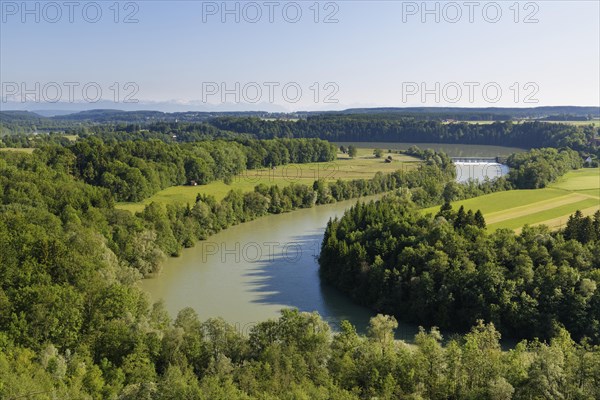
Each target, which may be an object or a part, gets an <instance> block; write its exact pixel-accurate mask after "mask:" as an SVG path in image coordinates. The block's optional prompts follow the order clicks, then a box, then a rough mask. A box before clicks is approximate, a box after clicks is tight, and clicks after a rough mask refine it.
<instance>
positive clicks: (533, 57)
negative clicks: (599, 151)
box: [0, 0, 600, 111]
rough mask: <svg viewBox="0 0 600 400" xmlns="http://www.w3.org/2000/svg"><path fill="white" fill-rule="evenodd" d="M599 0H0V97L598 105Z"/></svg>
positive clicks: (252, 103) (261, 105) (313, 104)
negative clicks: (97, 91)
mask: <svg viewBox="0 0 600 400" xmlns="http://www.w3.org/2000/svg"><path fill="white" fill-rule="evenodd" d="M50 3H51V2H50ZM599 3H600V2H599V1H535V2H518V3H516V5H515V2H514V1H498V2H486V1H479V2H465V1H457V2H433V1H430V2H427V3H423V2H421V1H418V2H401V1H335V2H318V3H315V2H314V1H298V2H296V3H294V2H286V1H283V2H279V1H272V2H269V1H257V2H247V1H245V2H227V3H226V4H225V3H223V2H221V1H219V2H203V1H134V2H119V3H117V5H116V6H115V1H98V2H95V3H94V2H87V1H83V2H78V1H74V2H72V3H69V4H73V5H72V6H67V5H65V4H66V3H65V2H64V1H57V2H55V3H53V4H52V5H48V4H49V2H28V3H27V4H26V7H25V8H26V9H25V8H24V7H23V5H22V2H21V1H16V2H15V1H5V0H1V1H0V10H1V13H2V14H1V28H0V57H1V61H0V75H1V76H0V78H1V81H2V95H3V96H4V97H8V98H4V99H3V103H2V104H0V106H2V108H3V109H6V108H11V107H9V106H10V105H11V104H12V103H9V102H7V101H12V102H20V101H22V98H23V97H22V93H21V89H22V87H23V86H24V87H26V88H28V90H30V91H31V92H32V93H30V94H29V95H28V96H29V97H28V98H29V99H30V101H31V98H33V99H34V100H35V96H36V95H37V96H38V100H41V102H42V103H44V102H47V103H49V101H48V100H55V99H56V98H58V101H60V102H65V101H69V100H70V98H69V96H68V92H69V87H68V86H65V82H75V83H77V85H78V86H73V89H72V90H73V93H74V96H75V100H77V101H84V102H86V101H88V100H90V99H95V97H94V93H93V91H94V90H95V89H94V87H95V88H98V87H99V88H100V89H101V91H102V98H103V100H106V101H112V102H115V101H116V102H117V103H123V102H124V101H126V100H127V98H126V96H127V95H129V96H130V98H131V99H133V100H135V99H137V100H139V101H140V103H139V106H138V108H144V109H148V108H153V107H154V108H164V107H165V104H168V103H174V104H178V105H180V107H182V108H183V109H190V110H204V109H219V110H226V109H236V110H238V109H249V110H250V109H269V110H278V109H281V110H288V111H291V110H318V109H342V108H349V107H373V106H396V107H404V106H467V107H468V106H477V107H487V106H505V107H531V106H543V105H588V106H597V105H599V104H600V8H599ZM424 8H427V10H424ZM98 10H100V12H101V14H102V15H101V16H97V15H98V14H97V12H98ZM117 10H118V14H117ZM228 10H233V11H232V12H230V13H227V11H228ZM298 10H300V11H301V15H298V14H297V13H298ZM316 10H318V14H317V12H316ZM427 11H430V13H427ZM257 12H260V14H261V15H259V14H258V13H257ZM59 13H60V15H59ZM498 13H500V14H498ZM36 18H37V19H39V22H36ZM115 19H116V20H117V21H118V22H117V23H115ZM223 19H224V20H225V21H224V22H223ZM236 19H239V21H236ZM271 19H272V20H273V21H270V20H271ZM423 19H424V21H423ZM436 19H437V21H436ZM70 20H72V22H71V21H70ZM95 20H97V22H93V21H95ZM126 20H127V21H129V22H131V23H125V21H126ZM325 20H327V21H328V22H329V23H326V22H325ZM136 21H137V22H136ZM253 21H255V22H253ZM294 21H297V22H294ZM494 21H495V22H494ZM52 82H55V83H57V84H58V85H59V86H61V90H62V93H60V94H56V93H58V92H57V91H55V89H56V88H55V87H54V86H53V85H55V84H53V83H52ZM115 82H117V83H118V84H117V85H116V86H113V85H114V83H115ZM128 82H131V83H133V85H129V86H126V83H128ZM36 83H39V89H38V88H36ZM49 83H50V85H49V86H48V84H49ZM90 83H92V84H93V86H94V87H92V89H89V84H90ZM15 84H16V86H15ZM45 85H46V86H45ZM84 85H88V89H87V90H90V91H89V92H88V93H87V100H85V99H84V97H83V94H82V92H83V89H82V87H83V86H84ZM44 86H45V87H46V89H45V90H44ZM16 87H19V92H18V93H15V88H16ZM117 87H118V88H119V91H118V93H117V91H116V88H117ZM284 87H285V90H284ZM317 88H318V89H317ZM298 89H300V91H301V94H299V92H298ZM224 90H227V92H225V91H224ZM259 90H260V91H259ZM498 90H500V91H501V93H500V92H498ZM90 93H91V94H90ZM236 103H237V104H236ZM97 104H104V103H97ZM128 107H129V108H131V107H130V106H128ZM12 108H14V107H12ZM47 108H52V104H48V107H47ZM88 108H98V107H94V104H90V107H88ZM103 108H104V106H103ZM110 108H122V107H119V104H115V105H113V106H111V107H110Z"/></svg>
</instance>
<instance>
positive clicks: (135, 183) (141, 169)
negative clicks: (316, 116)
mask: <svg viewBox="0 0 600 400" xmlns="http://www.w3.org/2000/svg"><path fill="white" fill-rule="evenodd" d="M336 154H337V149H336V147H335V146H333V145H331V144H329V143H327V142H325V141H322V140H319V139H275V140H262V141H259V140H250V139H248V140H244V141H226V140H212V141H201V142H194V143H183V144H179V143H165V142H163V141H159V140H135V141H129V140H126V141H119V142H117V141H110V140H106V141H104V140H101V139H100V138H98V137H95V136H92V137H90V138H87V139H85V140H79V141H77V142H75V143H73V144H69V145H66V146H44V147H42V148H40V150H39V152H38V157H40V158H41V159H42V160H45V161H46V163H47V164H48V165H49V166H51V167H52V168H59V169H65V170H66V171H69V172H70V173H72V174H73V175H74V176H75V177H76V178H81V179H82V180H83V181H84V182H86V183H89V184H91V185H94V186H100V187H104V188H107V189H109V190H110V192H111V193H112V194H113V195H114V196H115V199H116V200H117V201H129V202H136V201H140V200H143V199H146V198H148V197H150V196H152V195H153V194H154V193H156V192H158V191H159V190H162V189H164V188H167V187H170V186H176V185H184V184H189V183H190V182H193V183H196V184H198V185H204V184H207V183H210V182H213V181H215V180H224V181H226V182H230V181H231V180H232V178H233V177H234V176H235V175H237V174H240V173H241V172H243V171H245V170H247V169H256V168H261V167H275V166H279V165H283V164H288V163H310V162H328V161H332V160H334V159H335V157H336Z"/></svg>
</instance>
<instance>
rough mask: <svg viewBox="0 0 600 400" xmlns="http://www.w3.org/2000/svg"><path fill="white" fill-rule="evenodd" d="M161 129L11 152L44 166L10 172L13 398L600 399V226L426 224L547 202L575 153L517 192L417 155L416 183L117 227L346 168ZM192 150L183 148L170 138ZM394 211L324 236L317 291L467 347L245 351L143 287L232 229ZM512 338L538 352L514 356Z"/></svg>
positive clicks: (112, 131)
mask: <svg viewBox="0 0 600 400" xmlns="http://www.w3.org/2000/svg"><path fill="white" fill-rule="evenodd" d="M159 125H160V126H163V127H164V129H163V130H162V131H159V130H158V129H157V130H149V131H147V132H146V131H144V129H141V128H140V127H135V126H125V128H124V129H123V130H122V129H121V128H118V129H116V128H114V127H110V128H109V127H105V128H101V127H91V128H90V129H89V130H88V134H87V136H89V137H87V136H86V135H84V136H86V137H83V138H80V139H79V140H77V141H74V142H73V141H71V140H69V139H67V138H65V137H64V136H61V135H56V134H54V135H47V136H43V135H38V136H36V137H35V138H33V139H32V138H31V137H27V136H20V135H17V136H15V137H14V140H15V141H16V140H25V141H24V142H23V144H25V145H27V146H30V145H31V142H34V147H35V148H36V149H35V151H34V152H33V153H32V154H27V153H23V152H12V151H9V152H0V209H1V212H0V248H1V249H2V250H3V251H2V252H0V398H3V399H4V398H6V399H19V398H28V397H30V398H36V399H37V398H39V399H54V398H89V399H104V398H109V399H111V398H112V399H116V398H120V399H167V398H168V399H179V398H200V399H202V398H206V399H235V398H240V399H246V398H247V399H250V398H261V399H281V398H283V399H285V398H290V399H292V398H294V399H296V398H310V399H313V398H322V399H330V398H331V399H371V398H373V397H378V398H387V399H396V398H406V399H420V398H431V399H446V398H472V399H509V398H517V399H518V398H522V399H532V398H543V397H544V396H545V397H546V398H561V397H563V398H581V399H594V398H597V397H598V388H599V387H600V385H599V384H598V382H600V380H599V379H600V377H599V376H598V373H597V372H598V371H599V370H600V368H599V367H598V366H599V365H600V361H599V358H600V356H599V350H598V347H596V346H597V344H598V337H597V332H598V331H599V329H598V319H599V317H598V315H597V310H598V309H600V307H599V306H598V291H597V290H596V287H597V284H598V282H599V280H600V279H599V276H598V274H597V268H595V267H594V266H596V265H598V258H599V257H600V256H599V254H598V251H597V248H598V247H599V246H597V243H598V237H599V234H598V219H599V218H598V216H595V217H593V218H589V217H583V216H582V215H577V214H576V215H574V216H573V217H572V219H571V221H570V222H569V225H568V227H567V229H566V230H565V231H564V232H559V233H552V232H548V231H545V230H544V229H543V228H531V229H528V230H524V231H523V233H522V234H521V235H519V236H516V235H514V234H513V233H512V232H500V233H498V234H489V233H486V232H485V229H484V226H485V220H484V218H483V217H482V216H481V214H480V213H474V214H473V213H469V212H464V210H463V211H462V212H461V210H458V211H454V210H451V209H449V207H448V206H447V205H445V206H444V207H443V209H442V210H441V211H440V215H438V216H420V215H418V214H417V213H416V211H415V210H416V208H417V207H427V206H432V205H441V204H444V203H447V202H450V201H453V200H457V199H465V198H469V197H474V196H478V195H481V194H485V193H491V192H494V191H499V190H509V189H511V188H524V187H543V186H544V185H546V184H548V183H549V182H552V181H553V180H554V179H556V178H557V177H558V176H560V175H561V174H562V173H564V172H565V171H567V170H569V169H571V168H577V167H579V166H581V157H579V155H578V153H577V152H575V151H574V150H571V149H567V148H565V149H561V150H556V149H536V150H532V151H529V152H526V153H524V154H521V155H518V156H513V157H511V158H510V159H509V161H508V162H509V163H510V164H511V166H512V169H513V171H512V172H511V174H509V175H508V176H507V177H505V178H501V179H497V180H494V181H486V182H481V183H477V182H473V181H472V182H469V183H467V184H464V185H463V184H457V183H456V182H455V178H456V171H455V168H454V165H453V164H452V162H451V160H450V158H449V157H448V156H446V155H445V154H443V153H436V152H435V151H432V150H420V149H418V148H411V149H409V150H408V152H407V153H408V154H411V155H414V156H416V157H418V158H420V159H421V160H422V162H421V163H419V165H418V166H417V167H416V168H413V169H406V170H398V171H396V172H394V173H390V174H381V173H379V174H376V175H375V176H374V177H373V178H372V179H368V180H367V179H356V180H352V181H343V180H338V181H324V180H317V181H315V182H314V183H313V185H304V184H291V185H289V186H286V187H279V186H276V185H272V186H268V185H264V184H263V185H258V186H256V187H255V189H254V191H253V192H248V193H242V192H240V191H235V190H232V191H230V192H229V193H228V194H227V196H226V197H225V198H224V199H223V200H221V201H216V200H215V199H214V198H213V197H212V196H203V195H199V196H198V197H197V198H196V201H195V202H194V203H193V204H179V205H172V204H169V205H164V204H160V203H151V204H149V205H148V206H146V208H145V209H144V210H143V211H141V212H139V213H136V214H132V213H130V212H128V211H124V210H119V209H116V208H115V207H114V205H115V203H116V202H117V201H122V200H136V199H143V198H147V197H148V196H150V195H151V194H152V193H155V192H156V191H158V190H160V189H161V188H164V187H167V186H170V185H180V184H186V183H189V181H191V180H194V181H196V182H198V183H200V184H202V183H207V182H210V181H212V180H216V179H223V180H227V179H229V178H231V176H233V175H234V174H237V173H239V172H241V171H244V170H245V169H252V168H264V167H272V166H276V165H282V164H286V163H291V162H295V163H303V162H315V161H327V160H331V159H333V157H335V155H336V151H337V149H336V148H335V147H334V146H332V145H331V144H329V143H328V142H325V141H323V140H320V139H316V138H303V139H291V138H275V139H266V140H260V139H255V138H253V137H252V136H247V135H238V134H237V133H230V134H226V135H223V136H221V137H219V138H218V139H216V140H210V141H207V140H200V141H198V140H196V139H194V138H198V137H201V135H204V134H206V135H207V137H210V136H211V135H213V134H215V132H221V130H219V129H218V128H214V127H211V128H206V129H207V130H206V131H205V132H204V133H200V132H199V131H198V130H197V125H194V124H188V125H185V124H179V125H178V126H176V128H177V129H178V130H176V131H174V130H172V125H171V124H167V123H165V124H162V123H161V124H158V125H157V126H159ZM206 126H208V125H206ZM95 130H96V131H97V132H98V133H97V134H94V133H93V132H94V131H95ZM181 132H188V133H189V135H190V136H189V137H188V139H187V140H181V141H179V140H176V139H178V138H173V135H175V136H178V135H180V134H182V133H181ZM223 132H225V131H223ZM136 135H139V136H136ZM144 135H146V136H144ZM183 135H185V133H183ZM195 135H199V136H195ZM217 135H220V133H217ZM575 137H577V135H575ZM23 138H25V139H23ZM3 140H4V141H5V143H7V142H9V141H10V140H13V139H7V138H3ZM15 143H17V142H15ZM15 147H18V146H15ZM389 191H397V194H394V195H391V196H389V197H386V198H385V199H384V200H382V202H380V203H371V204H360V205H358V206H356V207H355V208H354V209H353V211H352V212H351V213H349V214H347V215H346V216H345V217H344V218H342V219H341V220H339V221H333V222H331V223H330V224H329V225H328V228H327V236H326V238H327V240H326V241H325V242H324V244H323V246H324V247H323V250H322V253H321V263H322V267H321V268H322V271H323V272H322V273H323V277H324V279H326V280H329V281H330V282H331V283H332V284H334V285H336V286H338V287H340V288H341V289H342V290H345V291H346V292H348V293H349V294H351V295H354V296H360V297H361V300H362V301H363V302H365V303H368V304H369V305H370V306H373V307H374V308H377V309H378V310H380V311H382V312H386V313H389V314H394V313H397V312H398V310H400V309H403V307H409V308H410V307H413V306H415V307H417V308H415V310H419V315H418V316H416V317H415V319H417V320H418V318H419V317H422V318H423V320H422V324H423V325H424V326H427V327H431V326H433V325H437V326H440V327H443V328H448V327H450V328H457V330H460V331H462V332H469V330H471V331H470V333H467V334H464V335H462V336H461V335H450V336H448V337H446V338H442V335H441V334H440V332H439V331H438V330H437V329H435V328H431V329H429V330H428V331H423V332H421V333H420V334H419V335H417V337H416V338H415V344H414V345H406V344H403V343H401V342H398V341H394V340H392V338H393V333H392V331H393V329H394V327H395V326H396V322H395V320H394V319H393V317H384V316H378V317H376V318H374V320H373V321H372V322H371V327H370V329H369V332H368V334H367V335H360V334H358V333H357V332H356V330H355V329H354V328H353V327H352V326H350V325H349V324H347V323H344V324H342V326H341V327H340V330H339V332H335V333H332V332H331V331H330V328H329V326H328V324H327V323H326V322H324V321H323V320H322V319H321V318H320V317H319V316H317V315H314V314H304V313H299V312H298V311H295V310H287V311H284V312H283V313H282V316H281V317H280V318H279V319H278V320H274V321H264V322H260V323H258V324H257V325H256V326H255V327H254V328H253V329H251V331H250V332H244V333H242V332H238V331H236V329H235V328H234V327H233V326H231V325H228V324H227V323H226V322H225V321H223V320H219V319H213V320H207V321H199V320H198V318H197V316H195V314H194V312H193V311H192V310H190V309H185V310H182V311H181V312H180V313H179V314H178V315H177V316H176V318H175V319H174V320H172V319H171V317H170V316H169V315H168V314H167V313H166V311H165V310H164V306H163V305H162V304H160V303H157V304H151V303H150V301H149V300H148V298H147V295H146V294H145V293H144V292H142V291H141V290H140V289H139V288H138V286H137V284H136V282H138V281H139V280H140V279H141V278H142V277H144V276H149V275H153V274H157V273H158V272H159V271H160V269H161V266H162V263H163V261H164V260H165V259H166V257H169V256H176V255H178V254H180V252H181V250H182V249H183V248H185V247H191V246H194V244H195V243H196V242H197V241H198V240H203V239H206V238H208V237H210V236H211V235H213V234H214V233H216V232H219V231H220V230H222V229H226V228H227V227H229V226H232V225H235V224H238V223H242V222H245V221H249V220H252V219H255V218H258V217H260V216H262V215H266V214H277V213H282V212H288V211H291V210H294V209H297V208H308V207H313V206H316V205H318V204H327V203H331V202H335V201H340V200H345V199H350V198H355V197H359V196H366V195H370V194H376V193H383V192H389ZM384 204H385V207H384V206H382V205H384ZM357 210H360V211H357ZM383 221H385V224H383ZM392 222H393V223H392ZM399 240H404V241H405V242H406V243H404V244H403V245H406V246H405V247H406V250H405V251H401V250H400V247H399V246H400V241H399ZM469 243H470V244H469ZM446 247H447V248H446ZM338 252H339V254H338ZM515 252H517V253H515ZM396 253H397V254H396ZM513 254H519V256H518V257H516V258H515V257H513ZM332 257H339V259H338V261H336V262H335V263H333V262H332V261H331V260H332V259H333V258H332ZM403 257H404V258H403ZM327 260H329V262H328V261H327ZM356 260H360V262H359V263H356ZM407 260H410V265H414V271H413V270H412V269H410V268H409V269H407V268H404V267H403V265H405V264H406V263H408V262H409V261H407ZM401 262H402V263H404V264H401ZM336 268H346V269H347V270H346V271H341V270H336ZM342 272H343V273H342ZM367 276H368V277H369V278H368V279H366V280H365V279H364V278H365V277H367ZM461 279H468V281H467V282H468V285H464V282H463V281H461ZM337 280H339V281H337ZM352 282H354V283H355V284H352ZM348 287H350V289H348ZM392 292H393V293H392ZM394 293H395V294H394ZM388 294H389V295H390V296H388ZM399 295H401V296H399ZM461 304H462V305H463V306H464V307H463V306H461ZM442 307H445V308H442ZM461 307H462V308H461ZM461 309H462V311H461ZM440 310H445V312H446V313H447V314H446V317H443V316H441V315H440ZM403 315H404V314H403ZM425 318H426V319H427V320H426V321H425ZM479 320H483V321H485V323H480V322H479ZM491 323H493V324H491ZM521 328H522V329H524V330H522V331H521V330H519V329H521ZM501 334H505V335H506V336H507V337H510V336H516V337H519V338H532V339H533V340H531V341H527V342H525V341H524V342H522V343H521V344H519V345H518V346H517V347H515V348H514V349H513V350H511V351H508V352H507V351H502V350H501V348H500V345H499V338H500V335H501ZM535 338H539V339H541V340H543V339H547V341H544V342H540V341H537V340H536V339H535ZM473 370H476V371H478V372H480V373H479V374H474V373H473Z"/></svg>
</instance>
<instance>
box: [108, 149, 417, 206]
mask: <svg viewBox="0 0 600 400" xmlns="http://www.w3.org/2000/svg"><path fill="white" fill-rule="evenodd" d="M387 156H388V154H387V153H384V156H383V157H384V158H385V157H387ZM392 157H393V159H394V161H392V162H391V163H385V162H384V161H383V158H375V157H374V156H373V150H372V149H365V148H363V149H358V154H357V156H356V157H355V158H352V159H351V158H349V157H348V156H347V155H345V154H338V159H337V160H335V161H332V162H329V163H309V164H288V165H285V166H279V167H277V168H276V169H274V170H273V169H262V170H250V171H246V172H244V173H243V174H241V175H238V176H235V177H234V178H233V182H232V183H231V184H230V185H228V184H225V183H224V182H222V181H215V182H212V183H209V184H208V185H202V186H173V187H170V188H167V189H164V190H161V191H160V192H158V193H156V194H155V195H154V196H152V197H150V198H148V199H146V200H144V201H142V202H138V203H119V204H117V208H120V209H122V210H129V211H131V212H137V211H142V210H143V209H144V207H145V206H146V205H147V204H150V203H151V202H153V201H155V202H160V203H165V204H168V203H170V204H176V203H179V204H186V203H190V204H193V203H195V201H196V196H197V195H198V194H208V195H212V196H214V197H215V198H216V199H217V200H221V199H223V198H224V197H225V196H226V195H227V193H229V191H230V190H232V189H239V190H241V191H243V192H251V191H253V190H254V187H255V186H256V185H258V184H260V183H264V184H266V185H269V186H271V185H279V187H281V188H283V187H285V186H288V185H290V184H291V183H303V184H308V185H311V184H312V183H313V182H314V181H315V180H317V179H325V180H328V181H335V180H338V179H343V180H351V179H359V178H364V179H369V178H371V177H373V176H374V175H375V173H376V172H378V171H381V172H383V173H390V172H393V171H396V170H398V169H406V168H414V167H415V166H416V164H417V163H419V159H417V158H413V157H410V156H407V155H401V154H392Z"/></svg>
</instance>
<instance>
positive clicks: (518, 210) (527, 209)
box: [485, 193, 590, 225]
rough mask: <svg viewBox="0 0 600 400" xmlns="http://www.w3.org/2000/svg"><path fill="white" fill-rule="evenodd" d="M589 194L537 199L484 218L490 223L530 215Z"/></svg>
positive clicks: (585, 197) (580, 198) (581, 199)
mask: <svg viewBox="0 0 600 400" xmlns="http://www.w3.org/2000/svg"><path fill="white" fill-rule="evenodd" d="M589 198H590V196H588V195H585V194H579V193H572V194H568V195H566V196H562V197H557V198H554V199H549V200H544V201H538V202H535V203H530V204H527V205H524V206H520V207H514V208H511V209H509V210H504V211H498V212H494V213H490V214H487V215H486V216H485V219H486V221H487V223H488V224H490V225H492V224H495V223H498V222H501V221H506V220H509V219H515V218H519V217H523V216H526V215H531V214H534V213H538V212H542V211H546V210H551V209H554V208H557V207H561V206H564V205H567V204H573V203H577V202H580V201H583V200H587V199H589Z"/></svg>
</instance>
